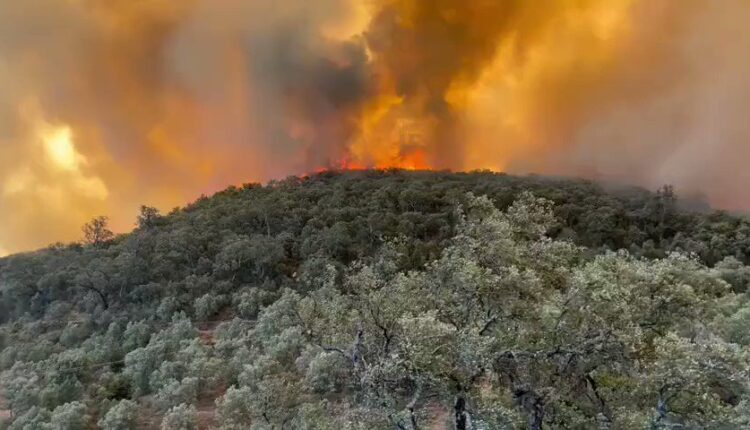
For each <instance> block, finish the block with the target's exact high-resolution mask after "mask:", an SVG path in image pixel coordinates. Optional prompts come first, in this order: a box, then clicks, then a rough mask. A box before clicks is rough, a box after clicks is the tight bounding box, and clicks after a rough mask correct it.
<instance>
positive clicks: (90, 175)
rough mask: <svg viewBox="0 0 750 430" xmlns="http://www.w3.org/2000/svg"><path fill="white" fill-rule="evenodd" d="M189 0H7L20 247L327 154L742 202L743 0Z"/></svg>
mask: <svg viewBox="0 0 750 430" xmlns="http://www.w3.org/2000/svg"><path fill="white" fill-rule="evenodd" d="M177 3H179V5H177ZM177 3H175V2H174V0H149V1H148V2H132V1H130V2H129V1H111V0H89V1H87V2H79V1H67V2H66V1H50V2H46V1H45V2H22V1H17V2H5V3H4V4H3V5H2V6H0V9H2V11H0V33H2V40H3V41H4V42H6V43H2V44H0V59H2V60H0V93H2V94H3V95H4V98H3V103H0V140H1V141H0V207H3V209H4V210H3V211H0V238H2V240H3V242H2V245H3V246H4V247H5V248H6V249H7V250H10V251H15V250H19V249H29V248H33V247H38V246H42V245H44V244H46V243H48V242H50V241H52V240H58V239H60V240H69V239H74V238H75V237H77V235H78V234H79V227H80V225H81V224H83V223H84V222H86V221H87V220H88V219H89V218H90V217H92V216H94V215H100V214H107V215H110V216H111V217H112V219H113V220H114V222H115V223H116V224H117V225H118V226H119V229H120V230H125V229H127V228H129V227H130V226H132V217H133V213H134V211H135V208H137V207H138V206H139V205H140V204H149V205H154V206H158V207H161V208H163V209H169V208H171V207H174V206H175V205H179V204H183V203H185V202H186V201H189V200H190V199H192V198H194V197H195V196H197V195H200V194H208V193H211V192H213V191H216V190H219V189H221V188H223V187H225V186H226V185H227V184H232V183H243V182H247V181H265V180H269V179H273V178H279V177H285V176H288V175H290V174H305V173H307V172H315V171H325V170H330V169H336V170H342V169H348V170H359V169H366V168H376V169H388V168H399V169H407V170H424V169H452V170H457V171H458V170H473V169H492V170H508V171H511V172H521V173H525V172H532V171H533V172H536V173H553V174H567V175H579V176H580V175H584V176H598V177H605V178H609V179H616V180H622V181H627V182H637V183H640V184H642V185H645V186H648V187H655V186H659V185H662V184H663V183H673V184H674V185H676V186H677V188H678V189H680V188H683V189H687V191H688V192H693V191H694V192H703V193H704V194H708V195H710V196H711V198H712V200H713V201H714V202H718V203H725V202H732V205H733V206H735V207H736V206H741V207H750V206H748V205H750V193H748V191H747V190H746V189H745V188H744V187H743V186H742V184H745V183H748V182H749V181H750V173H745V172H748V170H747V169H745V168H744V165H743V164H742V162H743V161H744V160H747V159H749V158H750V146H748V145H747V140H748V139H750V134H749V133H748V131H747V127H746V126H745V120H744V117H743V116H742V115H743V114H742V113H743V112H747V111H748V110H750V101H749V100H750V85H748V81H747V76H748V75H750V60H749V58H750V57H748V55H747V52H750V33H748V31H749V30H748V29H749V28H750V27H748V26H747V25H746V23H747V22H748V21H750V3H748V2H747V1H745V0H726V1H722V2H715V1H710V0H691V1H687V2H674V1H670V0H608V1H606V2H603V1H601V0H576V1H568V0H550V1H545V2H541V1H516V0H494V1H488V0H372V1H362V0H288V1H284V2H277V3H273V4H272V3H269V2H267V1H261V0H193V1H189V2H177ZM39 29H44V31H37V30H39ZM3 60H5V61H3ZM30 99H33V100H35V104H36V105H37V106H36V108H35V109H36V111H37V112H36V113H34V114H33V115H27V114H25V113H24V112H22V111H24V108H23V105H24V104H25V103H26V102H27V101H28V100H30ZM696 166H701V168H700V169H698V168H696ZM115 190H116V192H115ZM738 202H739V203H738Z"/></svg>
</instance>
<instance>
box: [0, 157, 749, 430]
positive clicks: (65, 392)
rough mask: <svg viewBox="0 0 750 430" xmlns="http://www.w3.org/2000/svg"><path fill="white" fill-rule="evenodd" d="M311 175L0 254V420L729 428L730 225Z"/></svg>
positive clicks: (410, 176) (448, 186) (573, 188)
mask: <svg viewBox="0 0 750 430" xmlns="http://www.w3.org/2000/svg"><path fill="white" fill-rule="evenodd" d="M687 206H690V204H689V203H685V202H681V201H680V200H679V199H678V198H677V197H676V196H675V195H674V194H673V192H672V190H671V188H669V187H665V188H663V189H661V190H659V191H658V192H657V193H651V192H648V191H646V190H642V189H638V188H632V187H611V186H606V187H605V186H603V185H600V184H597V183H593V182H589V181H583V180H570V179H559V178H545V177H535V176H531V177H514V176H509V175H503V174H494V173H488V172H476V173H458V174H453V173H443V172H405V171H395V170H394V171H353V172H343V173H342V172H326V173H321V174H317V175H313V176H310V177H304V178H289V179H286V180H283V181H277V182H272V183H270V184H268V185H265V186H261V185H258V184H249V185H246V186H243V187H232V188H229V189H227V190H225V191H222V192H220V193H217V194H216V195H214V196H212V197H204V198H201V199H199V200H198V201H196V202H194V203H192V204H190V205H188V206H187V207H185V208H182V209H175V210H174V211H172V212H171V213H169V214H165V215H160V214H158V213H157V212H156V211H154V210H152V209H151V208H144V209H143V211H142V214H141V216H140V217H139V218H138V220H137V222H138V227H137V228H136V229H135V230H134V231H133V232H132V233H130V234H126V235H122V236H117V237H115V238H113V239H109V238H108V237H106V236H104V238H103V239H102V240H94V241H91V243H89V244H85V245H82V244H71V245H62V244H58V245H54V246H51V247H49V248H48V249H44V250H40V251H38V252H33V253H27V254H22V255H16V256H11V257H7V258H5V259H0V324H2V325H0V372H2V373H1V374H0V422H3V419H4V418H5V421H4V424H0V428H10V429H48V428H49V429H89V428H103V429H134V428H162V429H167V430H169V429H193V428H222V429H248V428H249V429H393V428H396V429H402V430H416V429H425V428H428V429H432V428H434V429H442V428H446V429H448V428H456V429H504V428H530V429H541V428H584V429H587V428H600V429H604V428H726V429H731V428H750V391H748V390H749V389H750V383H748V381H749V380H750V377H749V375H750V374H749V373H748V372H749V371H750V370H749V369H750V348H749V347H748V345H750V304H749V302H748V300H747V294H748V283H750V268H749V267H748V266H746V265H747V264H748V263H750V221H748V220H747V219H743V218H740V217H735V216H732V215H729V214H726V213H722V212H711V211H702V212H692V211H689V210H688V209H685V208H686V207H687Z"/></svg>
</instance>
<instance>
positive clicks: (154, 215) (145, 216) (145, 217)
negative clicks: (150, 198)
mask: <svg viewBox="0 0 750 430" xmlns="http://www.w3.org/2000/svg"><path fill="white" fill-rule="evenodd" d="M160 219H161V213H160V212H159V209H157V208H155V207H151V206H141V210H140V213H139V214H138V218H137V220H136V225H137V226H138V228H140V229H147V228H152V227H155V226H156V225H157V224H158V223H159V220H160Z"/></svg>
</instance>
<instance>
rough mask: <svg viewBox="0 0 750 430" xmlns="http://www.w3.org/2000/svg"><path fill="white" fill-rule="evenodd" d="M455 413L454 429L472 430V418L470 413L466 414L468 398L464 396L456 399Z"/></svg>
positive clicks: (461, 395)
mask: <svg viewBox="0 0 750 430" xmlns="http://www.w3.org/2000/svg"><path fill="white" fill-rule="evenodd" d="M453 413H454V415H453V428H454V429H455V430H471V418H470V417H469V413H468V412H466V398H465V397H464V396H463V394H459V395H458V396H457V397H456V403H455V404H454V405H453Z"/></svg>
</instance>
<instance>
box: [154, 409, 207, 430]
mask: <svg viewBox="0 0 750 430" xmlns="http://www.w3.org/2000/svg"><path fill="white" fill-rule="evenodd" d="M197 428H198V416H197V412H196V410H195V406H193V405H189V406H188V405H186V404H185V403H182V404H180V405H179V406H175V407H173V408H172V409H170V410H169V411H168V412H167V413H166V414H165V415H164V419H163V420H162V422H161V430H196V429H197Z"/></svg>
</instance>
